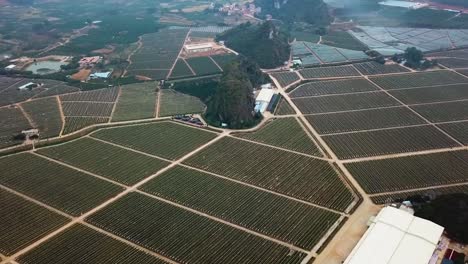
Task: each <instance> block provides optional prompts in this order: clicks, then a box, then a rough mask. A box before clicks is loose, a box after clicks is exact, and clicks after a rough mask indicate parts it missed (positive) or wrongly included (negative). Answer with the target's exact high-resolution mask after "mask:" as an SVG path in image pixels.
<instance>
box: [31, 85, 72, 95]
mask: <svg viewBox="0 0 468 264" xmlns="http://www.w3.org/2000/svg"><path fill="white" fill-rule="evenodd" d="M79 91H80V89H79V88H77V87H73V86H68V85H65V84H57V85H54V86H52V87H50V88H47V89H46V90H45V91H43V92H41V93H39V94H37V95H36V96H35V97H34V98H42V97H48V96H54V95H61V94H68V93H75V92H79Z"/></svg>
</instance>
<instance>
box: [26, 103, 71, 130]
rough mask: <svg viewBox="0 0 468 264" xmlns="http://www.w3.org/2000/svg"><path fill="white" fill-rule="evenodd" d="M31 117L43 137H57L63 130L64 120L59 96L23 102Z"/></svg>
mask: <svg viewBox="0 0 468 264" xmlns="http://www.w3.org/2000/svg"><path fill="white" fill-rule="evenodd" d="M21 107H22V108H23V109H24V111H25V112H26V114H27V115H28V116H29V117H30V118H31V120H32V122H33V123H34V125H35V126H34V127H35V128H37V129H39V133H40V135H41V138H49V137H56V136H58V135H59V134H60V131H61V130H62V126H63V122H62V116H61V115H60V109H59V107H60V106H59V103H58V100H57V98H55V97H49V98H44V99H39V100H34V101H29V102H25V103H22V104H21Z"/></svg>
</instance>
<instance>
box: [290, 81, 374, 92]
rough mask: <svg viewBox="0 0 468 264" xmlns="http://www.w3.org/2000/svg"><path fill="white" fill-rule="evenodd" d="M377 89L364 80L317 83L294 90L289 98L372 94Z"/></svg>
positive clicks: (303, 85)
mask: <svg viewBox="0 0 468 264" xmlns="http://www.w3.org/2000/svg"><path fill="white" fill-rule="evenodd" d="M377 90H378V88H377V87H376V86H375V85H373V84H372V83H371V82H369V81H367V80H366V79H364V78H355V79H345V80H332V81H317V82H309V83H305V84H302V85H301V86H299V87H297V88H296V89H294V90H293V91H292V92H291V93H289V95H290V96H291V97H306V96H320V95H328V94H343V93H355V92H372V91H377Z"/></svg>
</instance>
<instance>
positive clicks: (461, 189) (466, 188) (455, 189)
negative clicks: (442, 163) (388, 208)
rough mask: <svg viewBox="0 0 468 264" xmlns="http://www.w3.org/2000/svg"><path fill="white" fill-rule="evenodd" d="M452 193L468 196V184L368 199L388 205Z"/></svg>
mask: <svg viewBox="0 0 468 264" xmlns="http://www.w3.org/2000/svg"><path fill="white" fill-rule="evenodd" d="M453 193H465V194H468V184H466V185H456V186H451V187H440V188H431V189H427V190H421V191H409V192H399V193H389V194H383V195H376V196H371V197H370V198H371V199H372V201H373V202H374V203H376V204H388V203H394V202H402V201H405V200H407V198H408V197H414V196H423V197H430V198H435V197H437V196H439V195H444V194H453Z"/></svg>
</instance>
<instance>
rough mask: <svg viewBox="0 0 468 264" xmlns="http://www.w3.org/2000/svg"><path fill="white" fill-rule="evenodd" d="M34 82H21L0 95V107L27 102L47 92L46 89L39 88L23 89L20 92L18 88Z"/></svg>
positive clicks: (26, 80) (27, 80)
mask: <svg viewBox="0 0 468 264" xmlns="http://www.w3.org/2000/svg"><path fill="white" fill-rule="evenodd" d="M31 81H32V80H29V79H25V80H23V81H20V82H19V83H18V84H15V85H14V86H11V87H9V88H7V89H5V90H3V91H2V92H1V93H0V106H6V105H10V104H15V103H19V102H23V101H26V100H28V99H30V98H32V97H34V96H36V95H38V94H40V93H41V92H43V91H45V88H41V87H37V88H34V89H31V90H30V89H22V90H19V89H18V87H20V86H22V85H24V84H27V83H29V82H31Z"/></svg>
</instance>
